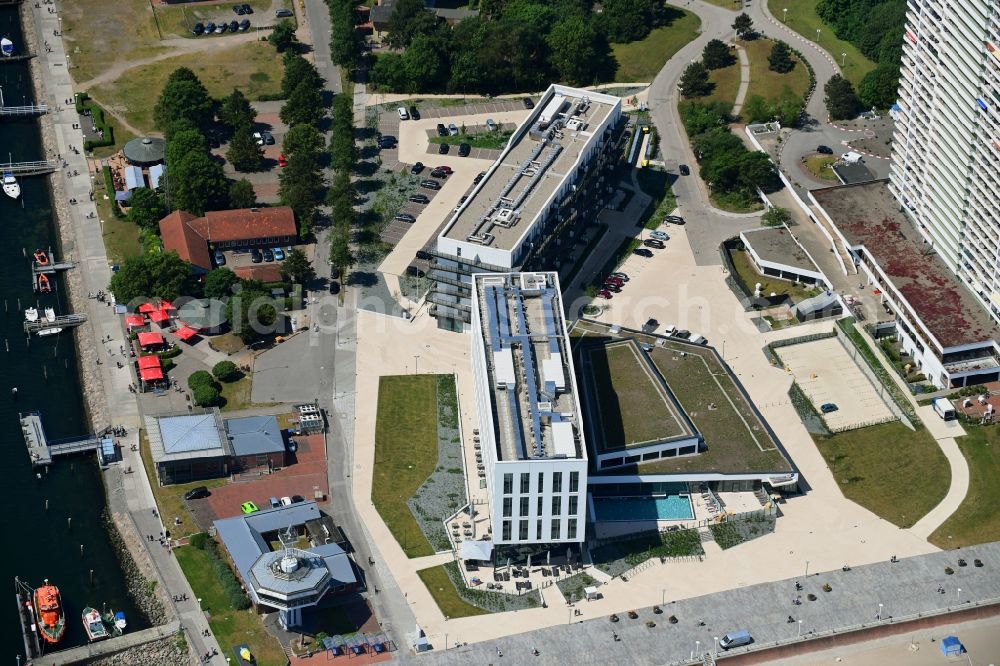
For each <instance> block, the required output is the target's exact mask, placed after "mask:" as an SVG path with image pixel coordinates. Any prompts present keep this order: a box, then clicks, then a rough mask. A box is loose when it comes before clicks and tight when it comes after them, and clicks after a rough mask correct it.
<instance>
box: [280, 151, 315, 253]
mask: <svg viewBox="0 0 1000 666" xmlns="http://www.w3.org/2000/svg"><path fill="white" fill-rule="evenodd" d="M278 179H279V181H280V182H279V185H278V194H279V195H280V196H281V202H282V203H283V204H284V205H286V206H290V207H291V208H292V210H293V211H295V218H296V219H297V220H298V221H299V234H300V235H301V236H303V237H305V236H306V235H308V234H309V231H310V229H311V228H312V224H313V222H315V220H316V214H317V207H318V206H319V203H320V198H319V195H320V189H321V188H322V186H323V177H322V175H321V174H320V170H319V165H318V164H317V163H316V161H315V160H314V159H312V158H311V157H310V156H308V155H302V154H298V155H292V156H291V157H290V158H288V165H287V166H286V167H285V168H284V169H282V170H281V174H280V175H279V176H278Z"/></svg>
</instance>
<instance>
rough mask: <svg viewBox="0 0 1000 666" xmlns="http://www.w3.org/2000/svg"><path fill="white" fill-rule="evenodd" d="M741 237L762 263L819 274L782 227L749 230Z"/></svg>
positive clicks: (803, 251)
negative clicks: (767, 262) (766, 262)
mask: <svg viewBox="0 0 1000 666" xmlns="http://www.w3.org/2000/svg"><path fill="white" fill-rule="evenodd" d="M741 235H742V236H743V238H744V239H745V240H746V242H747V243H749V244H750V246H751V247H752V248H753V251H754V252H756V253H757V256H758V257H760V258H761V260H762V261H769V262H771V263H774V264H782V265H784V266H789V267H791V268H797V269H799V270H803V271H811V272H814V273H819V272H820V270H819V269H818V268H817V267H816V264H814V263H813V261H812V259H810V258H809V255H808V254H806V251H805V250H803V249H802V246H801V245H799V244H798V243H797V242H796V240H795V239H794V238H792V235H791V234H790V233H789V232H788V229H785V228H783V227H774V228H771V229H751V230H750V231H744V232H743V233H742V234H741Z"/></svg>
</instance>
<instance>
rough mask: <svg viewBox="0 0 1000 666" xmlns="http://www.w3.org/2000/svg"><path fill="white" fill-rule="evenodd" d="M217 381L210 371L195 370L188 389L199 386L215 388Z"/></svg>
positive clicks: (189, 380) (189, 378) (189, 379)
mask: <svg viewBox="0 0 1000 666" xmlns="http://www.w3.org/2000/svg"><path fill="white" fill-rule="evenodd" d="M214 385H215V380H214V379H213V378H212V375H211V374H209V372H208V370H195V371H194V372H192V373H191V376H190V377H188V388H189V389H195V388H197V387H199V386H214Z"/></svg>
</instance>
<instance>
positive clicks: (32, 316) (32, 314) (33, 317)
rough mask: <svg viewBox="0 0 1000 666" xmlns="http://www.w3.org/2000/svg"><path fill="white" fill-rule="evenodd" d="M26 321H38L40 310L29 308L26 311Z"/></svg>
mask: <svg viewBox="0 0 1000 666" xmlns="http://www.w3.org/2000/svg"><path fill="white" fill-rule="evenodd" d="M24 321H38V310H36V309H35V308H28V309H26V310H25V311H24Z"/></svg>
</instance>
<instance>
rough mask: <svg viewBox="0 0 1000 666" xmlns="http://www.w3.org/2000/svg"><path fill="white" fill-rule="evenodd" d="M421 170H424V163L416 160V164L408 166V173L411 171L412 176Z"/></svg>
mask: <svg viewBox="0 0 1000 666" xmlns="http://www.w3.org/2000/svg"><path fill="white" fill-rule="evenodd" d="M423 170H424V163H423V162H417V163H416V164H414V165H413V166H411V167H410V173H412V174H413V175H414V176H416V175H417V174H418V173H420V172H421V171H423Z"/></svg>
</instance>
